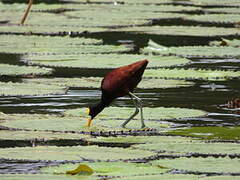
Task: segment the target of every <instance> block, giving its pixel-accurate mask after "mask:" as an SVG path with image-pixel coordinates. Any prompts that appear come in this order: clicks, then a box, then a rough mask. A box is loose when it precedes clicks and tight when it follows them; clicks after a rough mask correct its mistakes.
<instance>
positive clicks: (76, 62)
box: [22, 54, 190, 69]
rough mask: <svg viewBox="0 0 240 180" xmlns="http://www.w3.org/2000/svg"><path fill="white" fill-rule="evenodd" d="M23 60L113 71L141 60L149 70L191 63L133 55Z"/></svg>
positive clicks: (64, 56) (82, 55)
mask: <svg viewBox="0 0 240 180" xmlns="http://www.w3.org/2000/svg"><path fill="white" fill-rule="evenodd" d="M22 59H24V60H27V61H28V62H29V63H30V64H38V65H44V66H50V67H74V68H104V69H112V68H116V67H119V66H124V65H128V64H131V63H134V62H136V61H139V60H143V59H147V60H149V64H148V66H147V68H152V67H170V66H176V65H181V64H186V63H189V62H190V60H188V59H185V58H180V57H174V56H166V57H161V56H151V55H150V56H148V55H133V54H98V55H96V54H81V55H79V54H78V55H76V54H75V55H74V54H73V55H72V54H68V55H62V54H61V55H53V54H52V55H51V54H50V55H48V54H47V55H39V56H36V55H31V56H25V57H23V58H22Z"/></svg>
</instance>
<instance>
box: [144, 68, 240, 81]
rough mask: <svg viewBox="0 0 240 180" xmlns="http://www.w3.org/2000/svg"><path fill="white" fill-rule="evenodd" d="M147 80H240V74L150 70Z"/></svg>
mask: <svg viewBox="0 0 240 180" xmlns="http://www.w3.org/2000/svg"><path fill="white" fill-rule="evenodd" d="M143 76H144V77H145V78H160V79H179V80H193V79H199V80H217V79H219V80H225V79H232V78H239V77H240V73H239V72H237V71H230V70H205V69H193V68H189V69H183V68H178V69H176V68H175V69H148V70H145V72H144V75H143Z"/></svg>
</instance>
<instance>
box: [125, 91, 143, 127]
mask: <svg viewBox="0 0 240 180" xmlns="http://www.w3.org/2000/svg"><path fill="white" fill-rule="evenodd" d="M129 96H130V98H131V100H132V102H133V104H134V105H135V107H136V109H135V112H134V113H133V114H132V115H131V116H130V117H129V118H128V119H127V120H126V121H124V123H123V124H122V125H121V126H122V127H123V128H125V126H126V125H127V123H129V121H131V120H132V119H133V118H134V117H135V116H136V115H137V114H138V113H139V110H138V105H137V103H136V101H135V100H134V99H133V96H131V95H130V94H129Z"/></svg>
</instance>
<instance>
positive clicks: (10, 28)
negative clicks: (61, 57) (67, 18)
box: [0, 15, 107, 36]
mask: <svg viewBox="0 0 240 180" xmlns="http://www.w3.org/2000/svg"><path fill="white" fill-rule="evenodd" d="M30 16H31V15H30ZM27 22H28V21H26V23H27ZM46 27H47V28H46ZM104 31H107V29H106V28H100V27H78V26H60V25H59V26H51V25H48V26H46V25H38V24H36V25H27V24H24V25H21V26H19V25H18V24H12V25H8V24H3V25H1V26H0V32H2V33H5V34H8V33H10V34H14V33H21V34H42V35H47V34H49V35H52V34H53V35H58V36H66V35H72V34H81V33H83V34H84V33H97V32H104Z"/></svg>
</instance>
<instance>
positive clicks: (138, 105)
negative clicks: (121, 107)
mask: <svg viewBox="0 0 240 180" xmlns="http://www.w3.org/2000/svg"><path fill="white" fill-rule="evenodd" d="M129 96H130V97H131V99H132V100H133V102H134V105H135V107H136V111H135V112H134V113H133V115H132V116H130V118H128V119H127V120H126V121H125V122H124V123H123V124H122V127H125V125H126V124H127V123H128V122H129V121H130V120H131V119H132V118H134V117H135V116H136V115H137V114H138V112H139V110H138V108H140V114H141V123H142V128H144V127H146V125H145V123H144V119H143V110H142V100H141V99H140V98H139V97H137V96H136V95H135V94H133V93H131V92H129ZM133 98H135V100H136V101H134V99H133Z"/></svg>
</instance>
